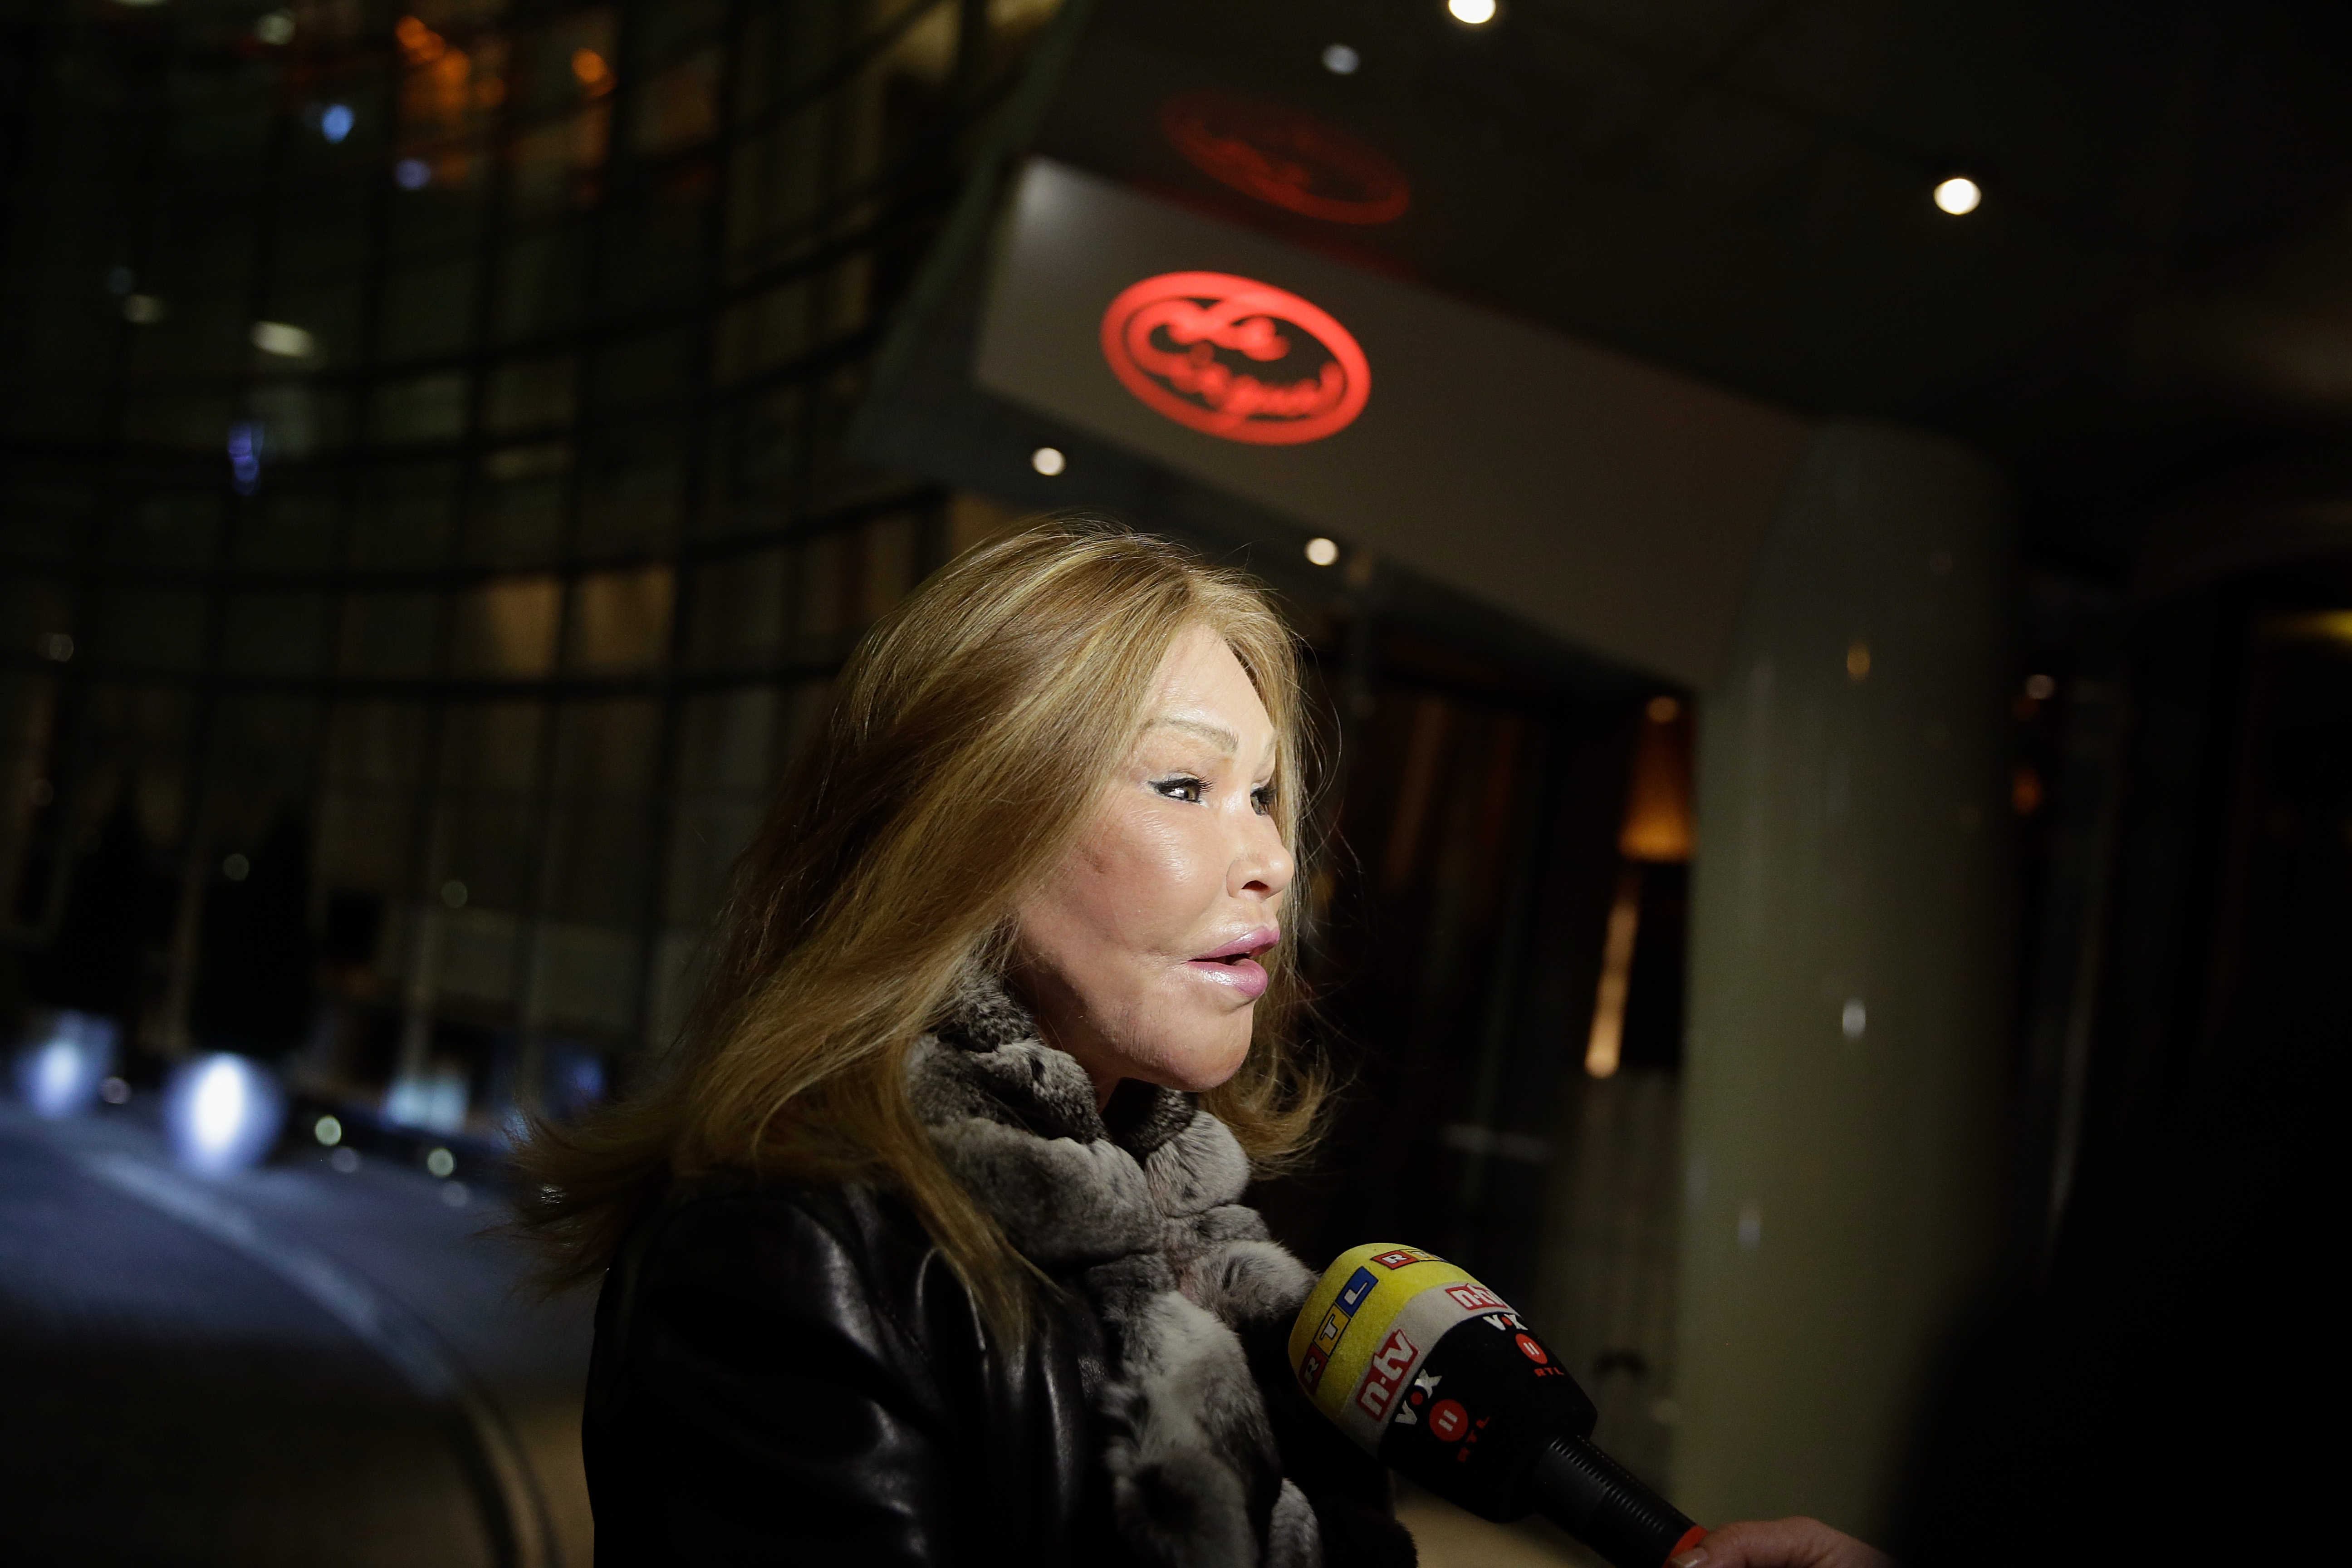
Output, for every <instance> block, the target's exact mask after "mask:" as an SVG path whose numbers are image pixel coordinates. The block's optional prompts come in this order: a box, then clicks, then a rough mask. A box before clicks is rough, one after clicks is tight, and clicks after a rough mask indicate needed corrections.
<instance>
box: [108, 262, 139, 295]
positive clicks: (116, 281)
mask: <svg viewBox="0 0 2352 1568" xmlns="http://www.w3.org/2000/svg"><path fill="white" fill-rule="evenodd" d="M137 287H139V275H138V274H137V273H135V272H133V271H131V268H128V267H117V268H114V269H113V270H111V271H110V272H109V273H107V275H106V291H107V292H108V293H110V294H128V293H130V292H131V290H132V289H136V288H137Z"/></svg>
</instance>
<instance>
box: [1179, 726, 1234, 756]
mask: <svg viewBox="0 0 2352 1568" xmlns="http://www.w3.org/2000/svg"><path fill="white" fill-rule="evenodd" d="M1160 724H1161V725H1163V726H1165V727H1166V728H1168V729H1171V730H1181V731H1184V732H1185V733H1187V734H1191V735H1198V736H1199V737H1200V738H1201V739H1202V740H1203V741H1206V742H1209V743H1210V744H1211V745H1213V746H1215V747H1216V748H1217V749H1218V750H1219V751H1221V752H1223V753H1224V754H1225V755H1226V756H1228V757H1230V756H1232V755H1233V754H1234V752H1238V751H1240V750H1241V749H1242V738H1241V737H1240V736H1239V735H1236V734H1234V732H1233V731H1231V730H1228V729H1226V728H1225V727H1224V726H1223V725H1222V724H1206V723H1202V721H1200V720H1198V719H1162V720H1160Z"/></svg>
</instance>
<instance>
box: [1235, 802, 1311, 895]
mask: <svg viewBox="0 0 2352 1568" xmlns="http://www.w3.org/2000/svg"><path fill="white" fill-rule="evenodd" d="M1297 870H1298V862H1297V861H1296V860H1295V859H1293V858H1291V854H1290V847H1289V846H1288V845H1286V844H1285V843H1283V841H1282V835H1281V834H1280V833H1278V832H1276V830H1275V826H1274V819H1273V818H1272V817H1270V816H1257V815H1256V814H1255V813H1253V814H1252V815H1251V816H1250V817H1249V819H1248V821H1247V822H1246V823H1245V824H1244V826H1243V828H1242V842H1241V845H1240V846H1239V853H1237V854H1236V855H1235V856H1234V864H1233V871H1232V875H1231V878H1230V881H1231V884H1232V890H1233V891H1234V893H1236V894H1241V893H1255V894H1256V895H1257V896H1258V897H1260V898H1262V899H1278V898H1280V897H1281V896H1282V893H1283V890H1284V889H1286V888H1288V887H1289V886H1290V879H1291V878H1292V877H1293V876H1295V875H1296V874H1297Z"/></svg>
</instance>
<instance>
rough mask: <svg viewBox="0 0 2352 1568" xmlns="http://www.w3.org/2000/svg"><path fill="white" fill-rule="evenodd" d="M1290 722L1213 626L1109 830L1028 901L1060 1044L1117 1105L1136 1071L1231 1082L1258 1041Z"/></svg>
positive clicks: (1177, 673)
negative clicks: (1121, 1086) (1255, 1025)
mask: <svg viewBox="0 0 2352 1568" xmlns="http://www.w3.org/2000/svg"><path fill="white" fill-rule="evenodd" d="M1274 762H1275V734H1274V721H1272V720H1271V719H1270V718H1268V717H1267V716H1266V711H1265V704H1264V703H1263V702H1261V701H1259V700H1258V696H1257V690H1256V689H1255V687H1253V686H1252V685H1251V684H1250V679H1249V677H1248V675H1247V674H1245V673H1244V671H1243V669H1242V667H1241V661H1240V660H1238V659H1236V658H1234V655H1233V650H1232V649H1231V648H1228V647H1226V646H1225V644H1224V640H1223V638H1222V637H1218V636H1217V635H1216V633H1215V632H1213V631H1212V630H1210V629H1209V628H1208V627H1206V626H1195V627H1194V628H1192V630H1191V631H1189V632H1187V633H1185V634H1184V636H1183V637H1181V638H1179V639H1178V641H1177V643H1176V645H1175V647H1172V648H1171V649H1170V650H1169V654H1168V658H1167V659H1166V661H1165V662H1164V663H1162V664H1161V666H1160V675H1159V683H1158V689H1157V695H1156V697H1155V699H1154V700H1153V703H1152V707H1151V710H1150V717H1149V719H1148V720H1147V721H1146V725H1145V728H1144V731H1143V733H1142V736H1141V737H1140V738H1139V740H1138V741H1137V742H1136V743H1135V749H1134V750H1133V751H1132V752H1129V754H1128V757H1127V760H1126V761H1125V762H1124V763H1120V764H1119V767H1118V771H1117V772H1116V773H1114V774H1113V776H1112V779H1111V784H1110V788H1109V791H1108V794H1107V795H1105V797H1104V800H1103V804H1102V805H1101V807H1100V808H1099V810H1098V811H1097V815H1096V817H1095V820H1094V822H1093V824H1092V825H1091V826H1089V827H1088V828H1087V831H1086V832H1085V833H1084V835H1082V836H1081V837H1080V838H1079V840H1078V842H1077V844H1076V846H1075V847H1073V848H1072V849H1071V851H1070V854H1069V855H1068V857H1067V858H1066V859H1064V861H1063V862H1062V864H1061V865H1060V866H1059V867H1058V868H1055V871H1054V873H1053V874H1052V875H1051V876H1050V877H1048V878H1047V879H1046V880H1045V883H1044V885H1043V886H1042V887H1040V888H1039V889H1038V890H1037V892H1036V893H1035V894H1034V895H1033V896H1032V897H1031V898H1030V899H1029V900H1027V901H1026V902H1024V904H1023V905H1022V907H1021V910H1020V914H1019V920H1018V924H1017V927H1016V931H1015V936H1014V961H1015V970H1016V976H1017V979H1018V981H1019V983H1020V985H1021V988H1022V990H1023V991H1024V994H1025V995H1026V997H1027V1000H1028V1001H1029V1003H1030V1005H1031V1007H1032V1008H1033V1009H1034V1011H1035V1013H1036V1015H1037V1019H1038V1023H1039V1024H1040V1026H1042V1027H1043V1029H1044V1031H1045V1038H1046V1041H1047V1043H1048V1044H1051V1045H1053V1046H1055V1047H1058V1048H1060V1049H1062V1050H1065V1051H1067V1052H1069V1053H1070V1055H1072V1056H1073V1057H1076V1058H1077V1059H1078V1063H1079V1065H1080V1066H1082V1067H1084V1068H1086V1069H1087V1075H1088V1076H1089V1077H1091V1078H1092V1079H1094V1082H1095V1090H1096V1093H1097V1096H1098V1097H1099V1098H1100V1099H1101V1100H1104V1101H1106V1102H1108V1100H1109V1098H1110V1092H1111V1090H1112V1089H1116V1088H1117V1087H1118V1081H1119V1080H1120V1079H1127V1078H1139V1079H1144V1080H1145V1081H1147V1082H1150V1083H1156V1084H1159V1085H1161V1086H1162V1087H1164V1088H1168V1089H1213V1088H1215V1087H1216V1086H1217V1085H1218V1084H1221V1083H1223V1082H1224V1081H1225V1079H1229V1078H1231V1077H1232V1076H1233V1075H1234V1069H1236V1068H1239V1067H1240V1066H1241V1064H1242V1058H1243V1056H1244V1054H1245V1053H1246V1052H1247V1051H1248V1049H1249V1042H1250V1023H1251V1013H1252V1005H1253V1004H1254V1003H1255V1002H1256V1000H1257V998H1258V996H1259V995H1260V994H1262V993H1263V992H1264V991H1265V970H1264V969H1263V968H1261V967H1259V965H1258V964H1257V963H1256V962H1255V959H1256V956H1257V955H1258V954H1260V953H1262V952H1265V950H1266V949H1268V948H1270V947H1272V946H1273V945H1274V944H1275V942H1276V941H1277V940H1278V939H1279V937H1280V936H1281V928H1280V926H1279V924H1278V923H1277V921H1276V911H1277V910H1278V909H1279V908H1280V906H1281V903H1282V895H1283V892H1284V890H1285V889H1287V888H1288V887H1289V886H1290V878H1291V872H1292V870H1293V866H1292V862H1291V858H1290V851H1289V850H1287V849H1286V848H1285V847H1283V843H1282V839H1281V837H1280V836H1279V835H1278V834H1277V833H1276V831H1275V819H1274V817H1273V816H1271V815H1270V813H1271V811H1272V805H1273V802H1272V780H1273V776H1274Z"/></svg>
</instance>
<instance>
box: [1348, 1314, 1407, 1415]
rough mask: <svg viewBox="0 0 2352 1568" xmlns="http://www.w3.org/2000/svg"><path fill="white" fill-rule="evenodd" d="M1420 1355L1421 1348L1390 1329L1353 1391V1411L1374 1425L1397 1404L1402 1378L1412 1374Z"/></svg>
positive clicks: (1396, 1330) (1398, 1330)
mask: <svg viewBox="0 0 2352 1568" xmlns="http://www.w3.org/2000/svg"><path fill="white" fill-rule="evenodd" d="M1420 1354H1421V1350H1420V1347H1419V1346H1417V1345H1415V1344H1414V1343H1413V1342H1412V1341H1411V1340H1409V1339H1407V1338H1405V1337H1404V1331H1403V1330H1402V1329H1391V1330H1390V1331H1389V1337H1388V1338H1387V1339H1385V1340H1383V1341H1381V1348H1380V1349H1379V1350H1378V1351H1377V1352H1373V1355H1372V1364H1371V1365H1370V1366H1368V1367H1366V1368H1365V1369H1364V1381H1363V1382H1362V1383H1361V1384H1359V1385H1358V1387H1357V1389H1356V1408H1358V1409H1359V1410H1361V1411H1362V1412H1363V1413H1364V1414H1365V1415H1369V1416H1370V1417H1371V1418H1372V1419H1373V1420H1375V1421H1378V1420H1380V1419H1381V1418H1382V1417H1384V1416H1386V1415H1388V1413H1389V1406H1390V1405H1392V1404H1394V1403H1395V1402H1396V1395H1397V1390H1398V1389H1400V1388H1402V1387H1403V1386H1404V1374H1405V1373H1408V1372H1411V1371H1412V1363H1413V1361H1414V1359H1415V1358H1416V1357H1418V1356H1419V1355H1420Z"/></svg>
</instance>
